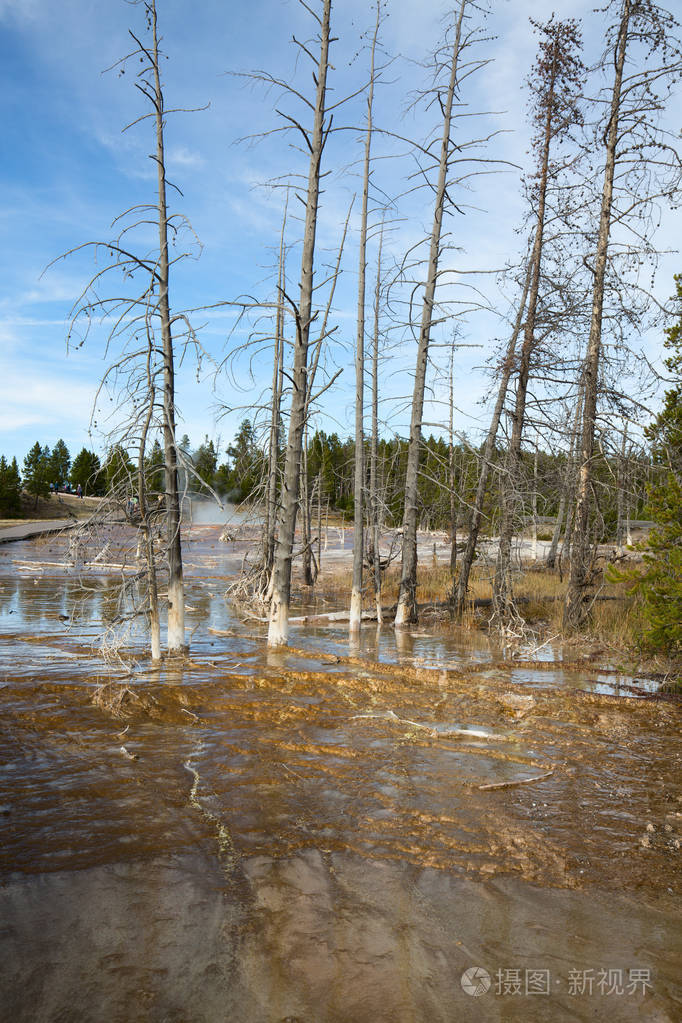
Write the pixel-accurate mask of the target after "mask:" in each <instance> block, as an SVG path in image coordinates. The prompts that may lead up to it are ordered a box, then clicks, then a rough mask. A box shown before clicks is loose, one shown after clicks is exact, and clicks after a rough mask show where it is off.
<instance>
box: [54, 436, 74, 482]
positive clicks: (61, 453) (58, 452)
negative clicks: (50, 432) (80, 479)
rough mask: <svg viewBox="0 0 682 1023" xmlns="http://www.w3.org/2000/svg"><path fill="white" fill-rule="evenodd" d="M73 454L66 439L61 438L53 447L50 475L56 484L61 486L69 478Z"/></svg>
mask: <svg viewBox="0 0 682 1023" xmlns="http://www.w3.org/2000/svg"><path fill="white" fill-rule="evenodd" d="M70 467H71V455H70V454H69V449H68V448H67V446H66V444H65V443H64V441H63V440H62V439H61V438H60V439H59V440H58V441H57V443H56V444H55V446H54V447H53V449H52V454H51V456H50V476H51V481H52V482H53V483H54V484H55V486H61V485H62V483H66V481H67V480H68V478H69V469H70Z"/></svg>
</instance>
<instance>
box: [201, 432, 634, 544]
mask: <svg viewBox="0 0 682 1023" xmlns="http://www.w3.org/2000/svg"><path fill="white" fill-rule="evenodd" d="M407 448H408V445H407V441H405V440H402V439H399V438H391V439H382V440H380V441H379V445H378V463H379V464H378V480H379V484H378V488H379V500H380V504H381V509H382V519H383V522H384V523H385V524H386V525H387V526H400V524H401V521H402V515H403V509H404V499H405V470H406V465H407ZM227 454H228V462H226V463H225V464H223V465H220V466H218V465H217V456H216V452H215V449H214V447H213V444H212V442H207V443H206V444H204V445H202V446H201V448H199V449H198V451H197V452H196V453H195V456H194V459H193V462H194V471H195V473H196V474H197V477H198V479H197V480H196V482H195V489H197V488H199V489H200V488H201V486H202V485H204V486H205V487H206V489H207V488H208V487H211V488H212V489H214V490H215V491H216V492H218V493H220V494H222V495H225V494H227V495H229V496H230V497H231V498H232V499H233V500H236V501H245V500H252V501H257V500H259V499H260V498H261V497H262V495H263V492H264V488H265V481H266V473H267V456H266V453H265V451H264V450H263V447H262V445H261V444H259V443H258V441H257V439H256V436H255V433H254V429H253V426H252V424H251V422H250V420H248V419H245V420H244V421H243V422H242V424H241V426H240V428H239V431H238V433H237V435H236V437H235V440H234V443H233V444H232V445H231V446H230V447H229V448H228V449H227ZM365 454H366V457H365V465H366V466H368V465H369V447H368V446H367V450H366V452H365ZM354 458H355V442H354V440H353V439H351V438H347V439H345V440H342V439H341V438H340V437H339V435H338V434H337V433H325V432H324V431H323V430H317V431H315V433H314V434H313V435H312V436H311V437H310V439H309V441H308V443H307V445H306V446H305V449H304V472H305V476H306V482H307V486H304V487H302V491H303V495H304V497H303V498H302V499H305V495H307V499H308V501H309V503H310V506H311V512H313V511H314V509H315V508H316V506H317V503H318V501H319V502H320V504H321V505H322V506H323V507H324V508H325V509H326V508H327V507H328V508H330V509H331V510H334V511H337V512H338V511H340V512H346V513H349V514H351V515H352V512H353V472H354ZM480 459H481V452H480V450H479V449H478V448H477V447H475V446H473V445H470V444H467V443H466V442H458V443H457V444H455V445H453V451H452V457H451V453H450V446H449V444H448V442H447V440H445V439H444V438H442V437H434V436H430V437H428V438H425V439H424V440H423V451H422V458H421V461H420V476H419V489H418V507H419V521H420V525H421V527H422V528H424V529H450V527H451V520H450V514H451V502H450V493H451V490H454V492H455V495H456V502H455V516H456V520H457V525H462V524H464V523H466V521H467V518H468V513H469V509H470V507H471V505H472V504H473V501H474V497H475V492H476V485H477V482H478V477H479V469H480ZM281 460H282V465H283V462H284V452H282V453H281ZM493 465H494V468H495V470H496V471H494V472H493V479H492V483H491V485H490V486H489V488H488V492H487V496H486V504H485V507H484V522H485V523H486V525H487V531H490V532H495V530H496V527H497V525H498V522H499V516H500V486H499V481H500V474H501V472H502V471H503V467H504V450H503V449H502V448H499V449H497V450H496V451H495V452H494V453H493ZM522 466H523V470H524V473H523V478H522V479H521V480H520V481H519V482H518V484H517V485H518V486H519V487H520V490H521V495H520V496H521V499H522V500H521V506H522V507H523V509H524V512H525V515H526V518H527V519H528V520H530V519H531V518H532V515H533V512H534V513H535V515H536V517H537V519H540V520H541V519H542V518H554V517H555V516H556V515H557V512H558V510H559V503H560V501H561V496H562V493H564V492H565V489H566V478H567V468H568V467H567V456H566V455H565V454H552V453H548V452H545V451H537V452H535V451H525V452H523V455H522ZM366 471H367V472H368V469H367V470H366ZM651 472H652V464H651V462H650V461H649V460H646V459H644V460H642V458H641V457H635V456H634V455H632V454H631V455H629V456H627V457H623V458H622V459H620V458H606V457H604V456H602V455H599V456H596V457H595V465H594V485H595V493H596V496H597V505H598V509H599V516H600V518H601V520H602V523H601V525H602V529H601V532H602V534H603V535H604V536H612V535H613V534H614V533H615V530H616V523H617V520H618V514H619V503H620V512H621V515H626V516H627V517H628V518H629V519H631V520H635V519H641V518H644V517H645V511H646V508H645V505H646V484H647V482H648V481H649V480H650V476H651ZM451 480H454V487H451ZM619 495H620V496H619ZM547 528H548V529H549V530H550V531H551V527H550V526H548V527H547Z"/></svg>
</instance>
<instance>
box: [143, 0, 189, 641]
mask: <svg viewBox="0 0 682 1023" xmlns="http://www.w3.org/2000/svg"><path fill="white" fill-rule="evenodd" d="M148 11H149V14H150V17H151V23H152V39H153V44H152V46H153V51H152V54H151V57H152V66H153V71H154V109H155V117H156V157H155V159H156V167H157V180H158V215H159V262H158V266H157V278H158V282H159V302H158V312H159V319H160V322H161V339H162V344H163V443H164V459H165V476H166V523H167V529H168V651H169V653H182V652H184V651H185V650H186V649H187V645H186V643H185V588H184V583H183V577H182V545H181V539H180V498H179V493H178V451H177V445H176V438H175V361H174V355H173V335H172V331H171V314H170V305H169V299H168V286H169V257H168V212H167V206H166V164H165V155H164V136H163V131H164V105H163V91H162V88H161V78H160V73H159V45H158V35H157V23H156V3H155V0H151V2H150V3H149V4H148Z"/></svg>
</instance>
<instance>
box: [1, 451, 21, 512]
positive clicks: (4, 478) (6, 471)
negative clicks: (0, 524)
mask: <svg viewBox="0 0 682 1023" xmlns="http://www.w3.org/2000/svg"><path fill="white" fill-rule="evenodd" d="M20 515H21V477H20V476H19V467H18V465H17V460H16V458H13V459H12V461H11V463H9V464H8V462H7V460H6V458H5V456H4V455H2V456H0V517H2V518H5V519H14V518H18V517H19V516H20Z"/></svg>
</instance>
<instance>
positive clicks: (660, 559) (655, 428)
mask: <svg viewBox="0 0 682 1023" xmlns="http://www.w3.org/2000/svg"><path fill="white" fill-rule="evenodd" d="M675 283H676V285H677V292H676V296H675V297H676V299H677V302H678V306H679V316H678V320H677V323H676V324H675V325H674V326H672V327H670V328H668V329H667V330H666V334H667V338H666V341H665V347H666V348H668V349H669V350H670V351H671V355H670V356H669V357H668V358H667V359H666V360H665V364H666V366H667V368H668V370H669V371H670V372H671V373H672V374H673V375H674V376H675V377H676V378H677V379H676V383H675V386H674V387H673V388H671V390H669V391H667V392H666V395H665V402H664V405H663V409H662V410H661V412H660V413H659V415H658V416H657V417H656V419H655V420H654V422H653V423H652V425H651V426H650V427H649V429H648V431H647V434H648V436H649V438H650V439H651V441H652V442H653V454H654V462H655V463H658V465H659V466H660V475H659V478H658V479H657V480H656V481H655V482H654V483H653V484H652V485H651V486H650V487H649V514H650V516H651V518H652V519H653V520H654V522H655V523H656V525H655V527H654V529H652V531H651V534H650V536H649V542H648V550H646V552H645V553H644V563H645V570H644V572H643V573H642V575H641V576H640V578H639V579H638V580H637V583H636V589H637V590H638V591H639V593H640V595H641V597H642V600H643V612H644V618H645V620H646V622H647V628H646V630H645V633H644V639H645V641H646V643H647V644H648V645H649V646H650V647H652V648H654V649H657V650H663V651H665V652H666V653H668V654H673V655H676V654H677V655H679V654H682V275H678V276H676V277H675Z"/></svg>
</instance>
